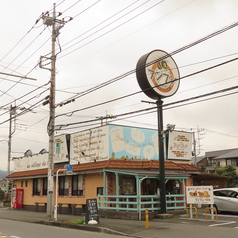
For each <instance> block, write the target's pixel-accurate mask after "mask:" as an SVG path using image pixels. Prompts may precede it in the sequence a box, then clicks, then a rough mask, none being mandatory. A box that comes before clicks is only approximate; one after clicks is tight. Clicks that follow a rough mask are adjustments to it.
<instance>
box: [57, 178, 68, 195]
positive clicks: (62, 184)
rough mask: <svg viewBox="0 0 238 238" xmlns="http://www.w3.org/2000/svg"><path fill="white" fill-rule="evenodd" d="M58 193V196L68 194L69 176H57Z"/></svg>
mask: <svg viewBox="0 0 238 238" xmlns="http://www.w3.org/2000/svg"><path fill="white" fill-rule="evenodd" d="M59 195H60V196H68V195H69V176H62V177H59Z"/></svg>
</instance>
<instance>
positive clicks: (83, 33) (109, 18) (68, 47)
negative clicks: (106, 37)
mask: <svg viewBox="0 0 238 238" xmlns="http://www.w3.org/2000/svg"><path fill="white" fill-rule="evenodd" d="M136 2H138V0H136V1H135V2H133V3H131V4H129V5H128V6H126V7H125V8H123V9H122V10H120V11H118V12H116V13H115V14H113V15H112V16H110V17H108V18H107V19H105V20H103V21H102V22H100V23H99V24H97V25H95V26H94V27H92V28H90V29H89V30H87V31H85V32H83V33H82V34H80V35H79V36H77V37H75V38H74V39H72V40H71V41H69V42H67V43H65V44H64V45H63V47H64V46H66V45H68V44H70V43H71V42H73V41H75V40H76V39H78V38H80V37H81V36H83V35H85V34H87V33H88V32H90V31H92V30H93V29H95V28H97V27H98V26H100V25H102V24H103V23H105V22H107V21H109V20H110V19H112V18H113V17H115V16H117V15H118V14H120V13H121V12H123V11H125V10H126V9H128V8H129V7H131V6H132V5H134V4H135V3H136ZM147 2H148V1H147ZM144 4H145V3H144ZM133 10H135V9H133ZM127 14H128V13H127ZM121 18H122V17H120V18H118V19H116V20H114V21H113V22H115V21H117V20H120V19H121ZM111 24H112V23H109V24H108V25H106V26H109V25H111ZM106 26H104V27H102V28H101V29H99V30H97V31H96V32H94V33H92V34H91V35H94V34H95V33H97V32H98V31H100V30H102V29H104V28H106ZM91 35H90V36H91ZM88 37H89V36H87V37H86V38H88ZM86 38H84V39H86ZM84 39H83V40H84ZM81 41H82V40H80V41H79V42H81ZM79 42H77V43H75V44H73V45H71V46H70V47H72V46H74V45H76V44H78V43H79ZM70 47H68V48H70ZM68 48H66V49H65V50H67V49H68Z"/></svg>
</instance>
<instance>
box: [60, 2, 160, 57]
mask: <svg viewBox="0 0 238 238" xmlns="http://www.w3.org/2000/svg"><path fill="white" fill-rule="evenodd" d="M148 1H149V0H148ZM148 1H147V2H148ZM163 1H164V0H161V1H160V2H158V3H156V4H154V5H153V6H152V7H149V8H148V9H146V10H144V11H142V12H141V13H139V14H137V15H136V16H134V17H132V18H130V19H129V20H127V21H125V22H123V23H121V24H119V25H118V26H116V27H114V28H112V29H110V30H109V31H107V32H105V33H103V34H102V35H100V36H98V37H96V38H94V39H92V40H90V41H88V42H86V43H85V44H83V45H82V46H80V47H78V48H76V49H74V50H72V51H70V52H69V53H66V54H64V55H62V56H61V57H59V59H61V58H63V57H65V56H67V55H69V54H71V53H73V52H75V51H76V50H78V49H81V48H82V47H84V46H86V45H88V44H90V43H92V42H94V41H96V40H98V39H100V38H101V37H103V36H105V35H107V34H108V33H111V32H112V31H114V30H116V29H117V28H119V27H121V26H123V25H125V24H126V23H128V22H129V21H131V20H133V19H135V18H136V17H138V16H140V15H142V14H143V13H145V12H147V11H148V10H150V9H151V8H153V7H155V6H157V5H159V4H160V3H162V2H163ZM147 2H145V3H147ZM145 3H143V4H145ZM143 4H141V5H143ZM119 19H121V18H119ZM115 21H117V20H115ZM115 21H113V22H115ZM111 24H112V23H110V24H108V25H111ZM108 25H107V26H108ZM107 26H106V27H107ZM104 28H105V27H103V28H101V29H99V30H97V31H96V32H95V33H97V32H98V31H101V30H102V29H104ZM95 33H92V34H91V35H89V36H87V37H85V38H84V39H82V40H80V41H79V42H81V41H83V40H85V39H87V38H88V37H90V36H92V35H94V34H95ZM79 42H77V43H79ZM74 45H75V44H74ZM74 45H72V46H74ZM72 46H70V47H68V48H67V49H69V48H71V47H72Z"/></svg>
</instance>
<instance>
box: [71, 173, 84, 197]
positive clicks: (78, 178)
mask: <svg viewBox="0 0 238 238" xmlns="http://www.w3.org/2000/svg"><path fill="white" fill-rule="evenodd" d="M72 195H73V196H83V175H81V174H80V175H73V176H72Z"/></svg>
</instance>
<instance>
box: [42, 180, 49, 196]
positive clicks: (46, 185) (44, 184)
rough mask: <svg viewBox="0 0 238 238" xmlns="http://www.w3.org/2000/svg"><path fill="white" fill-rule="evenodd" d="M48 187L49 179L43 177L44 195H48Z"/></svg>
mask: <svg viewBox="0 0 238 238" xmlns="http://www.w3.org/2000/svg"><path fill="white" fill-rule="evenodd" d="M47 189H48V179H47V178H43V191H42V195H47Z"/></svg>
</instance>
